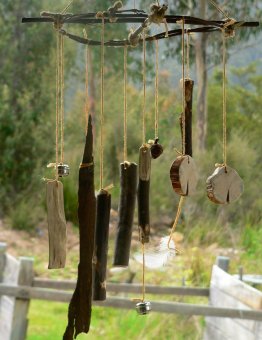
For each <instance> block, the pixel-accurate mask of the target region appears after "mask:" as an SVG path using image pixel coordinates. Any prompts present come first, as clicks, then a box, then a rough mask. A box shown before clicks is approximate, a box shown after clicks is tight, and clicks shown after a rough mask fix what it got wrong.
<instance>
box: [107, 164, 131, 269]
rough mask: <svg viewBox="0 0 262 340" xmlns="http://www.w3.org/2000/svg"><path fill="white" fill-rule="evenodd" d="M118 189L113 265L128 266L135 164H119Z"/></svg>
mask: <svg viewBox="0 0 262 340" xmlns="http://www.w3.org/2000/svg"><path fill="white" fill-rule="evenodd" d="M120 187H121V193H120V202H119V209H118V211H119V222H118V226H117V237H116V244H115V255H114V263H113V265H114V266H128V264H129V254H130V246H131V238H132V226H133V219H134V211H135V203H136V191H137V165H136V164H135V163H121V164H120Z"/></svg>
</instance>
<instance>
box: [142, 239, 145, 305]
mask: <svg viewBox="0 0 262 340" xmlns="http://www.w3.org/2000/svg"><path fill="white" fill-rule="evenodd" d="M142 257H143V265H142V302H144V301H145V295H146V285H145V244H144V243H142Z"/></svg>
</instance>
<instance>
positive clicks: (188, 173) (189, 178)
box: [170, 155, 197, 196]
mask: <svg viewBox="0 0 262 340" xmlns="http://www.w3.org/2000/svg"><path fill="white" fill-rule="evenodd" d="M170 179H171V183H172V186H173V189H174V191H175V192H176V193H177V194H179V195H181V196H190V195H192V194H194V192H195V190H196V186H197V170H196V165H195V161H194V159H193V158H192V157H190V156H187V155H186V156H178V157H177V158H176V160H175V161H174V162H173V164H172V166H171V169H170Z"/></svg>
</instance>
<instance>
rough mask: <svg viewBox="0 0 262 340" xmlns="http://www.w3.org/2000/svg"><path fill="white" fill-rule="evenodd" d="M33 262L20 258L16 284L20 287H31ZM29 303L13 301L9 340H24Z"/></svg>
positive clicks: (18, 300)
mask: <svg viewBox="0 0 262 340" xmlns="http://www.w3.org/2000/svg"><path fill="white" fill-rule="evenodd" d="M33 263H34V260H33V259H32V258H27V257H20V261H19V274H18V280H17V284H18V285H22V286H32V282H33V277H34V271H33ZM29 303H30V301H28V300H24V299H19V298H17V299H15V301H14V309H13V318H12V332H11V337H10V339H11V340H25V339H26V332H27V326H28V319H27V315H28V311H29Z"/></svg>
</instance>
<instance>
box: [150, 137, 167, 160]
mask: <svg viewBox="0 0 262 340" xmlns="http://www.w3.org/2000/svg"><path fill="white" fill-rule="evenodd" d="M158 141H159V139H158V138H156V139H155V142H154V144H153V145H152V146H151V149H150V151H151V156H152V158H153V159H156V158H158V157H159V156H161V155H162V153H163V152H164V149H163V146H162V145H161V144H159V143H158Z"/></svg>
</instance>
